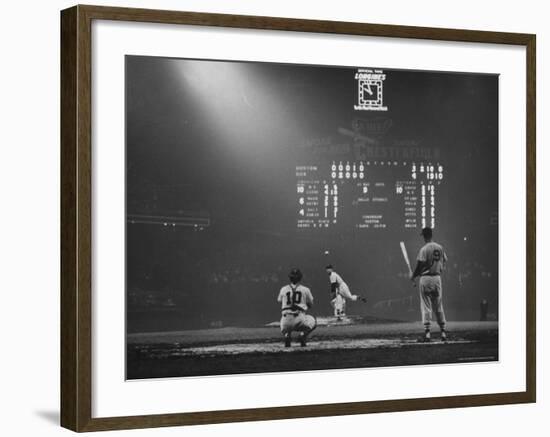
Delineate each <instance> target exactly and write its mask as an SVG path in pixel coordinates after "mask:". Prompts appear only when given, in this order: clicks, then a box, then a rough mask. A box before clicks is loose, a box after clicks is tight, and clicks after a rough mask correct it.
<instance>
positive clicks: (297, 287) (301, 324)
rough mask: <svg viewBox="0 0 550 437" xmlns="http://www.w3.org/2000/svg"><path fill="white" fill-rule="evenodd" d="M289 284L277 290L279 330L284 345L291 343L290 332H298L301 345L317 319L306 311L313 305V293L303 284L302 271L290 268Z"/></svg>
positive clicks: (304, 343)
mask: <svg viewBox="0 0 550 437" xmlns="http://www.w3.org/2000/svg"><path fill="white" fill-rule="evenodd" d="M288 278H289V279H290V284H288V285H285V286H284V287H283V288H281V291H280V292H279V297H278V298H277V301H278V302H280V303H281V312H282V315H281V332H282V334H283V336H284V341H285V347H290V345H291V343H292V332H294V331H296V332H299V333H300V334H299V341H300V345H301V346H306V345H307V337H308V335H309V334H311V332H312V331H313V330H314V329H315V328H316V327H317V320H316V319H315V317H314V316H312V315H311V314H307V311H308V310H309V309H310V308H311V307H312V306H313V295H312V294H311V291H310V289H309V288H308V287H305V286H303V285H302V284H301V283H300V282H301V280H302V272H301V271H300V269H292V270H291V271H290V273H289V274H288Z"/></svg>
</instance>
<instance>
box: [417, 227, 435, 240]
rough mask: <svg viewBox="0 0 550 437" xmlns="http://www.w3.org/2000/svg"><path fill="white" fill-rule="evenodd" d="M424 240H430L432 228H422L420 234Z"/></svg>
mask: <svg viewBox="0 0 550 437" xmlns="http://www.w3.org/2000/svg"><path fill="white" fill-rule="evenodd" d="M420 235H422V236H423V237H424V238H432V236H433V231H432V228H424V229H422V232H421V233H420Z"/></svg>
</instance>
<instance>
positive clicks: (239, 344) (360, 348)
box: [126, 322, 498, 379]
mask: <svg viewBox="0 0 550 437" xmlns="http://www.w3.org/2000/svg"><path fill="white" fill-rule="evenodd" d="M447 330H448V333H449V336H448V341H447V342H442V341H440V339H439V332H438V328H434V329H433V330H432V341H431V342H430V343H421V342H418V339H419V337H420V336H421V334H422V325H421V324H420V323H419V322H416V323H410V322H406V323H367V324H364V323H357V324H341V325H339V324H337V323H334V324H328V325H324V326H318V327H317V329H316V330H315V331H314V332H313V333H312V335H311V337H310V339H309V341H308V344H307V346H306V347H301V346H300V345H299V343H298V341H295V342H293V344H292V347H290V348H285V347H284V345H283V342H282V338H281V334H280V331H279V329H278V328H277V327H276V326H262V327H256V328H254V327H226V328H217V329H201V330H188V331H172V332H153V333H151V332H148V333H135V334H129V335H128V336H127V357H126V358H127V360H126V362H127V378H128V379H146V378H163V377H185V376H205V375H227V374H243V373H259V372H262V373H263V372H286V371H306V370H323V369H326V370H328V369H351V368H365V367H387V366H410V365H431V364H450V363H472V362H487V361H498V322H451V323H449V324H448V326H447Z"/></svg>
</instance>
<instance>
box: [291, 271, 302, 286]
mask: <svg viewBox="0 0 550 437" xmlns="http://www.w3.org/2000/svg"><path fill="white" fill-rule="evenodd" d="M302 276H303V275H302V272H301V271H300V269H292V270H291V271H290V273H289V274H288V279H290V282H292V283H293V284H297V283H298V282H300V281H301V280H302Z"/></svg>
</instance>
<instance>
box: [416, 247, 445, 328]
mask: <svg viewBox="0 0 550 437" xmlns="http://www.w3.org/2000/svg"><path fill="white" fill-rule="evenodd" d="M417 260H418V261H421V262H422V263H423V264H424V269H423V270H422V272H421V273H420V279H419V281H418V288H419V290H420V311H421V313H422V323H423V324H424V326H425V327H426V328H429V327H430V325H431V323H432V315H433V314H435V318H436V320H437V323H438V325H439V326H440V327H441V328H442V329H444V328H445V323H446V320H445V312H444V311H443V288H442V286H441V273H443V269H444V266H445V263H446V262H447V255H446V254H445V251H444V250H443V247H442V246H441V245H439V244H437V243H435V242H433V241H431V242H429V243H426V244H425V245H424V246H423V247H422V248H421V249H420V252H419V253H418V257H417Z"/></svg>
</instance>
